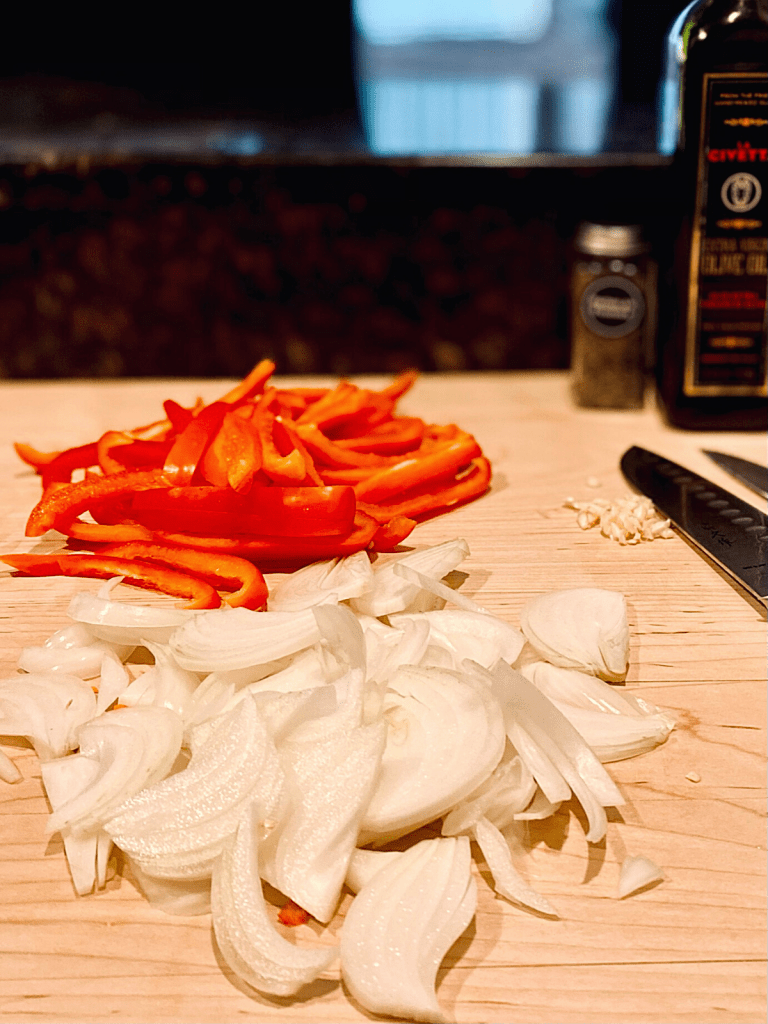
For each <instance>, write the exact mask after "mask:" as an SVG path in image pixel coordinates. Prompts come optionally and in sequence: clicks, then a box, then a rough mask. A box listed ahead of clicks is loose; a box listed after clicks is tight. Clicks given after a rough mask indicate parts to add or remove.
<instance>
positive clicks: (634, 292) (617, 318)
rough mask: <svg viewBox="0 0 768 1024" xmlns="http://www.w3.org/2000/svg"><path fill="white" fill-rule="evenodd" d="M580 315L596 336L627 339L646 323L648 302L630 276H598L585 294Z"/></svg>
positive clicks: (582, 296)
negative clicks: (646, 303) (628, 277)
mask: <svg viewBox="0 0 768 1024" xmlns="http://www.w3.org/2000/svg"><path fill="white" fill-rule="evenodd" d="M579 312H580V313H581V319H582V320H583V321H584V324H585V325H586V326H587V327H588V328H589V330H590V331H592V333H593V334H597V335H598V336H599V337H601V338H624V337H626V336H627V335H628V334H631V333H632V331H635V330H637V328H638V327H639V326H640V324H641V323H642V321H643V316H644V315H645V299H644V298H643V293H642V292H641V291H640V289H639V288H638V287H637V285H636V284H635V283H634V282H633V281H629V280H628V279H627V278H626V277H619V276H618V275H616V276H612V277H598V278H597V280H595V281H593V282H592V283H591V284H589V285H587V287H586V288H585V289H584V291H583V292H582V295H581V302H580V304H579Z"/></svg>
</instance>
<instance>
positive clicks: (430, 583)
mask: <svg viewBox="0 0 768 1024" xmlns="http://www.w3.org/2000/svg"><path fill="white" fill-rule="evenodd" d="M394 572H395V575H396V576H401V577H402V578H403V579H404V580H407V581H408V582H409V583H413V584H414V586H417V587H421V588H422V590H427V591H429V593H430V594H434V595H435V597H439V598H440V600H441V601H444V602H448V601H450V602H452V603H453V604H455V605H456V607H457V608H462V609H463V610H464V611H466V612H479V613H481V614H485V615H487V614H490V613H489V612H487V611H486V609H485V608H483V607H482V606H481V605H479V604H478V603H477V601H473V600H472V598H470V597H465V595H464V594H461V593H459V591H458V590H454V589H453V587H449V586H448V585H447V584H446V583H443V581H442V580H436V579H433V578H432V577H431V576H425V575H424V573H423V572H419V571H418V570H417V569H414V568H413V566H411V565H406V564H404V563H403V562H397V563H396V564H395V566H394Z"/></svg>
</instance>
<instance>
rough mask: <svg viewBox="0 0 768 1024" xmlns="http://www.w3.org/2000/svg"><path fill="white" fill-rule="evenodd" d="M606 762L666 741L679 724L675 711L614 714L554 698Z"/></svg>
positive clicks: (560, 709) (651, 748)
mask: <svg viewBox="0 0 768 1024" xmlns="http://www.w3.org/2000/svg"><path fill="white" fill-rule="evenodd" d="M553 704H554V705H555V707H557V708H558V710H559V711H561V712H562V714H563V715H564V717H565V718H567V719H568V721H569V722H570V723H571V725H572V726H573V727H574V729H576V730H577V732H578V733H579V734H580V735H581V736H583V737H584V739H585V741H586V743H587V745H588V746H589V747H590V749H591V750H593V751H594V752H595V755H596V757H598V758H599V760H600V761H602V762H603V764H608V763H609V762H611V761H623V760H625V759H626V758H629V757H637V756H638V754H644V753H646V752H647V751H649V750H653V748H654V747H658V746H659V744H660V743H663V742H664V741H665V740H666V738H667V737H668V736H669V734H670V733H671V732H672V730H673V729H674V726H675V720H674V718H673V717H672V715H670V714H667V713H666V712H659V713H658V714H655V715H613V714H607V713H606V712H604V711H587V710H585V709H584V708H576V707H574V706H573V705H572V704H566V703H564V702H562V701H553Z"/></svg>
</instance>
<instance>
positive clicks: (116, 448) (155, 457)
mask: <svg viewBox="0 0 768 1024" xmlns="http://www.w3.org/2000/svg"><path fill="white" fill-rule="evenodd" d="M170 448H171V442H170V441H149V440H144V439H142V438H136V437H134V436H133V435H132V434H131V433H130V432H129V431H125V430H107V431H106V432H105V433H104V434H102V435H101V437H100V438H99V440H98V441H97V442H96V452H97V458H98V464H99V465H100V466H101V468H102V470H103V471H104V472H105V473H122V472H124V471H125V470H126V469H138V468H140V467H141V468H148V467H155V468H159V467H160V466H162V465H163V463H164V462H165V459H166V457H167V455H168V452H169V451H170Z"/></svg>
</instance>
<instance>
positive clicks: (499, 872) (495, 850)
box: [472, 817, 559, 917]
mask: <svg viewBox="0 0 768 1024" xmlns="http://www.w3.org/2000/svg"><path fill="white" fill-rule="evenodd" d="M472 834H473V836H474V838H475V840H476V842H477V845H478V846H479V847H480V849H481V850H482V853H483V857H485V863H486V864H487V865H488V870H489V871H490V872H491V876H492V877H493V887H494V889H495V890H496V892H497V893H498V894H499V895H500V896H504V898H505V899H508V900H510V901H511V902H512V903H520V904H522V905H523V906H524V907H529V908H530V909H531V910H536V911H538V912H539V913H540V914H547V915H548V916H550V917H559V914H558V912H557V911H556V910H555V908H554V907H553V906H552V904H551V903H550V902H549V900H548V899H546V898H545V897H544V896H542V895H541V893H538V892H536V890H535V889H533V888H531V886H530V885H528V883H527V882H526V881H525V879H524V878H523V877H522V876H521V874H520V873H519V871H518V870H517V868H516V867H515V864H514V861H513V860H512V852H511V850H510V848H509V843H508V842H507V840H506V839H505V838H504V836H503V835H502V833H501V832H500V831H499V829H498V828H497V827H496V826H495V825H493V824H492V823H491V822H490V821H488V819H487V818H482V817H481V818H478V820H477V821H476V822H475V824H474V826H473V828H472Z"/></svg>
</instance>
